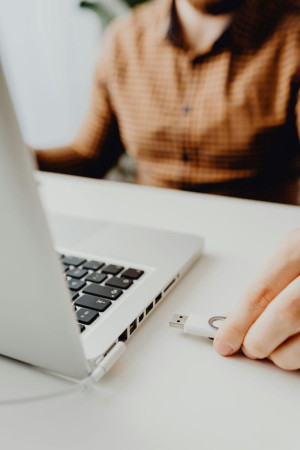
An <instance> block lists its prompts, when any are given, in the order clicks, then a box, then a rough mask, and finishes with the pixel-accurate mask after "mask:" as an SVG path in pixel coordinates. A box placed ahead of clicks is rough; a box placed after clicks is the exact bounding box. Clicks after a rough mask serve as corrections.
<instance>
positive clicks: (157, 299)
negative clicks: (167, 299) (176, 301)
mask: <svg viewBox="0 0 300 450" xmlns="http://www.w3.org/2000/svg"><path fill="white" fill-rule="evenodd" d="M161 298H162V294H161V293H160V294H159V295H158V296H157V297H156V299H155V304H157V303H158V302H159V300H160V299H161Z"/></svg>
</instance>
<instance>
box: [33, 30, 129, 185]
mask: <svg viewBox="0 0 300 450" xmlns="http://www.w3.org/2000/svg"><path fill="white" fill-rule="evenodd" d="M114 41H115V38H114V33H113V32H112V31H111V30H110V29H108V31H107V32H106V34H105V37H104V40H103V43H102V46H101V55H100V58H99V59H98V62H97V66H96V70H95V74H94V80H93V88H92V95H91V101H90V105H89V108H88V112H87V115H86V117H85V119H84V121H83V124H82V126H81V128H80V130H79V133H78V134H77V136H76V137H75V139H74V140H73V142H72V143H71V144H70V146H66V147H61V148H53V149H48V150H37V151H36V152H35V153H36V157H37V163H38V167H39V169H40V170H47V171H50V172H60V173H67V174H72V175H82V176H91V177H101V176H103V175H105V173H106V172H107V171H108V170H109V169H110V168H111V167H112V166H113V165H114V164H115V163H116V162H117V160H118V158H119V156H120V154H121V153H122V151H123V147H122V144H121V141H120V138H119V132H118V125H117V119H116V116H115V114H114V112H113V110H112V107H111V104H110V98H109V86H108V81H109V73H110V69H111V64H112V63H113V60H114V57H115V55H114V52H115V51H114Z"/></svg>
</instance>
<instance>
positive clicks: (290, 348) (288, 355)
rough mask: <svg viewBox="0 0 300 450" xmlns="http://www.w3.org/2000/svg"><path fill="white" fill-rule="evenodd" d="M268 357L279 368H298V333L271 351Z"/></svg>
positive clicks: (299, 352)
mask: <svg viewBox="0 0 300 450" xmlns="http://www.w3.org/2000/svg"><path fill="white" fill-rule="evenodd" d="M269 359H270V360H271V361H273V363H274V364H276V366H278V367H280V368H281V369H285V370H297V369H300V334H297V335H295V336H293V337H291V338H290V339H288V340H287V341H286V342H284V344H282V345H281V346H280V347H278V348H277V349H276V350H275V351H274V352H273V353H271V355H270V356H269Z"/></svg>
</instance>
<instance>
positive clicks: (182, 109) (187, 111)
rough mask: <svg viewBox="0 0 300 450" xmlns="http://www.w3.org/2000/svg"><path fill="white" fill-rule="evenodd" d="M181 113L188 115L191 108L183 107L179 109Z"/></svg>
mask: <svg viewBox="0 0 300 450" xmlns="http://www.w3.org/2000/svg"><path fill="white" fill-rule="evenodd" d="M181 111H182V112H183V113H184V114H188V113H189V112H190V111H192V108H191V107H190V106H189V105H185V106H183V107H182V108H181Z"/></svg>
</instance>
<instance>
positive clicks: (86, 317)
mask: <svg viewBox="0 0 300 450" xmlns="http://www.w3.org/2000/svg"><path fill="white" fill-rule="evenodd" d="M76 315H77V320H78V322H79V323H83V324H84V325H90V324H91V323H93V322H94V320H96V319H97V317H99V314H98V313H97V312H96V311H91V310H90V309H85V308H81V309H79V310H78V311H76Z"/></svg>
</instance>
